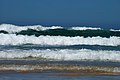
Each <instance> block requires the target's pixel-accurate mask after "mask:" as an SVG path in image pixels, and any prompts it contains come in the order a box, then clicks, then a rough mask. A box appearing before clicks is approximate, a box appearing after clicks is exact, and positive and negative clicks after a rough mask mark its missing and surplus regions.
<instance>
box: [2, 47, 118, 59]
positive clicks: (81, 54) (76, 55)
mask: <svg viewBox="0 0 120 80" xmlns="http://www.w3.org/2000/svg"><path fill="white" fill-rule="evenodd" d="M0 54H1V55H0V58H24V57H29V56H32V57H40V58H46V59H55V60H105V61H106V60H111V61H120V51H103V50H99V51H94V50H89V49H79V50H71V49H56V50H51V49H46V50H34V49H32V50H22V51H21V50H19V49H13V50H5V51H0Z"/></svg>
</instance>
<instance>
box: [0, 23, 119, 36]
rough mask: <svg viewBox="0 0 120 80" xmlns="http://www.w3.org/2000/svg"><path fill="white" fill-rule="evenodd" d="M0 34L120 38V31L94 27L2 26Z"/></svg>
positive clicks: (0, 26)
mask: <svg viewBox="0 0 120 80" xmlns="http://www.w3.org/2000/svg"><path fill="white" fill-rule="evenodd" d="M0 33H4V34H17V35H28V36H31V35H35V36H37V37H38V36H41V35H44V36H46V35H49V36H70V37H75V36H83V37H97V36H100V37H107V38H109V37H111V36H116V37H120V31H119V30H114V29H110V30H104V29H101V28H92V27H70V28H64V27H61V26H52V27H43V26H41V25H35V26H15V25H11V24H1V25H0Z"/></svg>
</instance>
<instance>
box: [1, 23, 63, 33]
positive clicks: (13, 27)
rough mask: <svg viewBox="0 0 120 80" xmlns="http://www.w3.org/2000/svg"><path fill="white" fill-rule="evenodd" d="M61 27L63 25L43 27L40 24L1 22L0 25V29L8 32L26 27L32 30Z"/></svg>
mask: <svg viewBox="0 0 120 80" xmlns="http://www.w3.org/2000/svg"><path fill="white" fill-rule="evenodd" d="M58 28H59V29H61V28H63V27H61V26H52V27H43V26H41V25H34V26H16V25H12V24H1V25H0V30H4V31H7V32H9V33H15V32H20V31H22V30H27V29H34V30H47V29H58Z"/></svg>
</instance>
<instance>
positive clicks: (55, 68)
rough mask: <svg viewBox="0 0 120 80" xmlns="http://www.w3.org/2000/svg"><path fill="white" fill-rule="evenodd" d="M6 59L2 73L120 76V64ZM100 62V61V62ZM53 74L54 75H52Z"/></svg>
mask: <svg viewBox="0 0 120 80" xmlns="http://www.w3.org/2000/svg"><path fill="white" fill-rule="evenodd" d="M0 61H1V60H0ZM22 61H23V62H21V61H20V60H17V61H16V60H15V63H14V61H13V60H12V61H11V60H10V61H9V60H6V61H3V62H2V61H1V62H0V74H11V73H41V72H60V73H61V72H63V73H64V74H63V73H62V74H53V76H98V75H99V76H104V75H106V76H120V66H119V65H118V66H109V65H108V66H104V65H101V66H100V65H93V64H95V63H94V62H91V64H92V65H90V64H88V65H86V64H87V63H85V62H83V63H82V62H81V63H80V62H78V63H79V64H78V63H77V62H76V63H75V62H73V64H72V62H71V63H68V62H66V61H65V62H64V61H61V62H60V61H57V62H55V61H41V62H40V61H39V60H38V62H37V60H35V61H31V62H30V61H26V60H22ZM98 64H99V62H98ZM106 65H107V64H106ZM51 76H52V75H51Z"/></svg>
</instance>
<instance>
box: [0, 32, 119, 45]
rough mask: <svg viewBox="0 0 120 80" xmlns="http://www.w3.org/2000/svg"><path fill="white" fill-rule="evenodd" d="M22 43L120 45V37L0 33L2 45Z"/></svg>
mask: <svg viewBox="0 0 120 80" xmlns="http://www.w3.org/2000/svg"><path fill="white" fill-rule="evenodd" d="M22 44H40V45H105V46H118V45H120V37H110V38H102V37H87V38H84V37H80V36H76V37H65V36H39V37H36V36H34V35H33V36H27V35H15V34H0V45H22Z"/></svg>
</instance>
